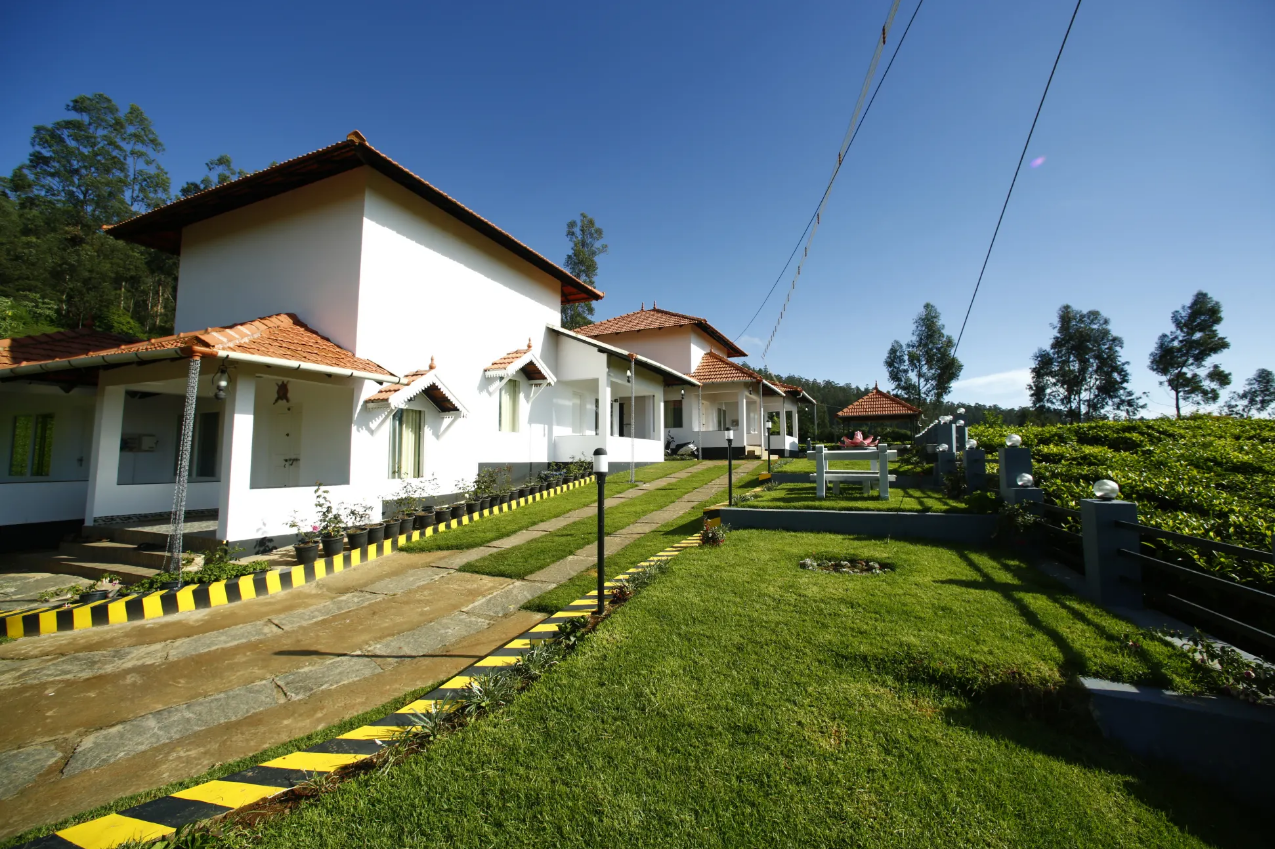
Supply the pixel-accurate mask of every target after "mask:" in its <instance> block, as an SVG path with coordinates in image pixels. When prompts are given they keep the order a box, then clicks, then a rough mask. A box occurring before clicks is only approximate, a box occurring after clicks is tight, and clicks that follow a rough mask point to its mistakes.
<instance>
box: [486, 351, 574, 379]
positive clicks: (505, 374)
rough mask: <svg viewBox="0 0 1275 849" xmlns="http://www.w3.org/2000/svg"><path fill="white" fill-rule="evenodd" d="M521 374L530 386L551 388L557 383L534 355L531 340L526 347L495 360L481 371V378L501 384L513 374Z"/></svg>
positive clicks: (546, 367)
mask: <svg viewBox="0 0 1275 849" xmlns="http://www.w3.org/2000/svg"><path fill="white" fill-rule="evenodd" d="M519 372H521V373H522V375H523V377H525V378H527V380H529V381H530V382H531V383H532V385H533V386H534V385H537V384H540V385H545V386H553V385H554V384H555V383H557V382H558V378H556V377H554V376H553V372H551V371H550V370H549V367H548V366H547V365H545V364H544V361H543V360H541V359H540V358H539V357H537V356H536V355H535V353H534V352H533V351H532V350H531V340H530V339H528V340H527V347H525V348H519V349H518V350H516V351H510V352H509V353H508V354H505V355H504V356H503V357H501V358H500V359H498V360H496V361H495V362H494V363H492V364H491V365H489V366H487V368H485V369H483V377H487V378H491V379H492V380H499V381H500V382H501V383H504V382H505V381H507V380H509V378H511V377H513V376H514V375H515V374H518V373H519Z"/></svg>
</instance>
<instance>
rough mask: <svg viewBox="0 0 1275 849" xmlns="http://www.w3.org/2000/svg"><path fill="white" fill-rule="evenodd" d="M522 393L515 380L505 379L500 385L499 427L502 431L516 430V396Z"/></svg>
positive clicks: (511, 431)
mask: <svg viewBox="0 0 1275 849" xmlns="http://www.w3.org/2000/svg"><path fill="white" fill-rule="evenodd" d="M521 394H522V390H521V386H519V384H518V381H516V380H507V381H505V385H504V386H502V387H500V429H501V431H502V432H504V433H517V432H518V397H519V396H520V395H521Z"/></svg>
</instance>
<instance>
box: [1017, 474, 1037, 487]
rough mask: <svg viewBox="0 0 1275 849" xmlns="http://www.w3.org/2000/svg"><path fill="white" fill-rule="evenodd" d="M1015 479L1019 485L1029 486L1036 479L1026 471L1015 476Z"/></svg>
mask: <svg viewBox="0 0 1275 849" xmlns="http://www.w3.org/2000/svg"><path fill="white" fill-rule="evenodd" d="M1015 480H1016V481H1018V485H1019V486H1031V485H1032V484H1034V483H1035V482H1036V479H1035V478H1033V477H1032V476H1031V475H1029V474H1027V473H1026V472H1023V473H1022V474H1021V475H1019V476H1018V477H1017V478H1015Z"/></svg>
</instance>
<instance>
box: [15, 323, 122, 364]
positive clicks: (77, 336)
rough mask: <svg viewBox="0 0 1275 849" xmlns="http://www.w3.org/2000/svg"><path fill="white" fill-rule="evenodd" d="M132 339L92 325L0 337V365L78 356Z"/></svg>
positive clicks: (40, 361)
mask: <svg viewBox="0 0 1275 849" xmlns="http://www.w3.org/2000/svg"><path fill="white" fill-rule="evenodd" d="M132 341H133V340H132V339H130V338H128V337H127V336H117V335H115V334H114V333H105V332H103V331H101V330H94V329H93V328H92V327H81V328H79V329H78V330H59V331H57V332H56V333H41V334H39V335H37V336H19V337H18V338H16V339H0V368H8V367H10V366H16V365H21V364H23V363H42V362H47V361H48V360H61V359H66V358H68V357H82V356H84V355H85V354H90V353H93V352H94V351H101V350H103V349H106V348H114V347H116V346H118V345H122V344H125V343H128V342H132Z"/></svg>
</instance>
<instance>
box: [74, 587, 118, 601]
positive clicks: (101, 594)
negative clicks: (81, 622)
mask: <svg viewBox="0 0 1275 849" xmlns="http://www.w3.org/2000/svg"><path fill="white" fill-rule="evenodd" d="M110 597H111V590H90V591H88V592H86V593H80V597H79V598H78V599H77V601H78V602H79V603H80V604H88V603H89V602H91V601H105V600H106V599H108V598H110Z"/></svg>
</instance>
